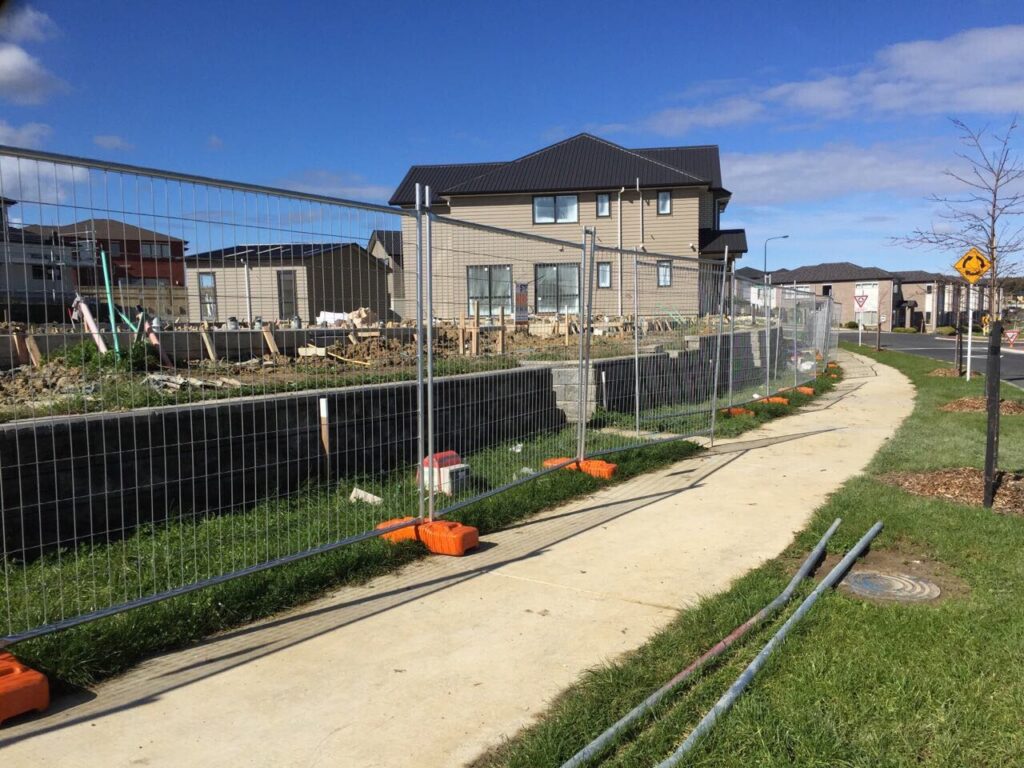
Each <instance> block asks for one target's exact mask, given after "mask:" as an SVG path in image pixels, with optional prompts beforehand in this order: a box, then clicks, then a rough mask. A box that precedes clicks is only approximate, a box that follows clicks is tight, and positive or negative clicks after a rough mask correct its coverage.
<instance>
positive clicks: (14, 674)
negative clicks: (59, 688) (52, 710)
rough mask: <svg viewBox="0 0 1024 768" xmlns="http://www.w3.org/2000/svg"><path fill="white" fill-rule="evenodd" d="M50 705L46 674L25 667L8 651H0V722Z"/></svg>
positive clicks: (43, 709)
mask: <svg viewBox="0 0 1024 768" xmlns="http://www.w3.org/2000/svg"><path fill="white" fill-rule="evenodd" d="M49 706H50V684H49V683H48V682H47V680H46V675H44V674H42V673H41V672H36V671H35V670H34V669H31V668H30V667H26V666H25V665H24V664H22V663H21V662H20V661H18V660H17V659H16V658H14V656H12V655H11V654H9V653H0V723H3V721H4V720H9V719H10V718H12V717H16V716H17V715H23V714H25V713H26V712H44V711H46V708H47V707H49Z"/></svg>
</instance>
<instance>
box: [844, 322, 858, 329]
mask: <svg viewBox="0 0 1024 768" xmlns="http://www.w3.org/2000/svg"><path fill="white" fill-rule="evenodd" d="M859 327H860V326H859V325H858V324H857V321H856V320H848V321H847V322H845V323H843V328H849V329H850V330H851V331H856V330H857V329H858V328H859Z"/></svg>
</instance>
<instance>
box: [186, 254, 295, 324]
mask: <svg viewBox="0 0 1024 768" xmlns="http://www.w3.org/2000/svg"><path fill="white" fill-rule="evenodd" d="M279 272H295V278H296V280H295V295H296V299H297V303H298V314H299V317H301V318H302V319H303V320H307V321H308V320H311V319H312V318H311V317H310V311H309V277H308V271H307V266H306V264H304V263H303V262H302V261H300V260H296V261H294V262H286V263H281V264H273V265H265V266H259V265H253V266H252V267H250V269H249V290H250V292H251V296H252V316H253V318H256V317H261V318H263V320H264V321H267V322H272V321H287V320H291V318H290V317H288V318H284V317H281V316H280V311H279V310H280V296H279V293H278V277H277V275H278V273H279ZM205 273H212V274H213V276H214V280H215V281H216V283H215V290H216V299H217V313H216V317H215V318H213V320H212V322H218V323H223V322H225V321H226V320H227V319H228V318H229V317H234V318H235V319H237V320H240V321H242V322H247V321H248V319H249V315H248V305H247V300H246V287H245V266H244V265H243V264H236V263H234V262H230V263H225V264H223V265H216V266H196V267H191V266H190V268H189V269H188V318H189V322H193V323H198V322H202V320H203V317H202V315H201V313H200V311H199V276H200V275H202V274H205Z"/></svg>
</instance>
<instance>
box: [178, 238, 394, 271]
mask: <svg viewBox="0 0 1024 768" xmlns="http://www.w3.org/2000/svg"><path fill="white" fill-rule="evenodd" d="M337 250H345V251H348V252H349V254H350V255H351V254H352V253H353V252H354V253H355V255H357V256H365V257H366V258H368V259H369V260H370V261H373V262H375V263H376V264H380V262H379V261H378V260H377V259H374V258H372V257H370V255H369V253H368V252H367V250H366V249H365V248H363V247H362V246H361V245H359V243H259V244H255V245H244V244H243V245H231V246H228V247H227V248H218V249H216V250H213V251H206V252H205V253H196V254H191V255H187V256H186V257H185V259H186V260H187V261H199V262H204V261H205V262H212V261H224V262H227V261H233V262H241V261H242V260H243V259H244V260H246V261H248V262H249V263H250V264H252V265H254V266H262V265H264V264H272V263H275V262H288V261H301V260H302V259H308V258H311V257H313V256H320V255H323V254H325V253H332V252H333V251H337ZM380 265H381V267H382V268H384V266H385V265H383V264H380Z"/></svg>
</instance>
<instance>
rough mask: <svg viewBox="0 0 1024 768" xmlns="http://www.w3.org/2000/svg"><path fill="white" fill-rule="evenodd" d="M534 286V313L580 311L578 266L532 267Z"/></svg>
mask: <svg viewBox="0 0 1024 768" xmlns="http://www.w3.org/2000/svg"><path fill="white" fill-rule="evenodd" d="M534 284H535V286H536V289H535V295H536V303H535V311H536V312H538V313H541V312H558V313H561V314H567V313H570V312H579V311H580V268H579V265H578V264H538V265H536V266H535V267H534Z"/></svg>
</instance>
